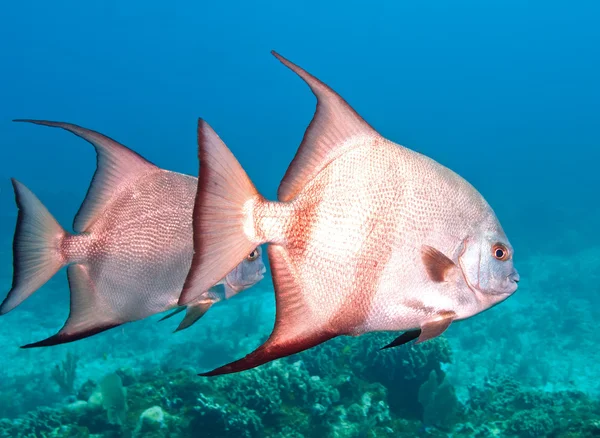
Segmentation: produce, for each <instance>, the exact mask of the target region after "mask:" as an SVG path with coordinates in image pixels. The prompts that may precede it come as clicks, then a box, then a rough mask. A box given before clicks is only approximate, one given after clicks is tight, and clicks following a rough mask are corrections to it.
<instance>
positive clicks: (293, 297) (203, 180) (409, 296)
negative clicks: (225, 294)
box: [180, 52, 519, 375]
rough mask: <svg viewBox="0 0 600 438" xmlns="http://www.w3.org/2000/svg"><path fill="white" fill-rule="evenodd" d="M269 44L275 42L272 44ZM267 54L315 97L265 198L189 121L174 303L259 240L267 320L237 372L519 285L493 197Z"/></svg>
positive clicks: (419, 324) (456, 314)
mask: <svg viewBox="0 0 600 438" xmlns="http://www.w3.org/2000/svg"><path fill="white" fill-rule="evenodd" d="M273 53H274V52H273ZM274 55H275V56H276V57H277V58H278V59H279V60H280V61H281V62H282V63H283V64H284V65H286V66H287V67H288V68H290V69H291V70H293V71H294V72H295V73H296V74H297V75H299V76H300V77H301V78H302V79H303V80H304V81H305V82H306V83H307V84H308V85H309V87H310V88H311V90H312V91H313V93H314V94H315V96H316V97H317V108H316V112H315V115H314V117H313V119H312V121H311V123H310V125H309V127H308V129H307V130H306V133H305V135H304V138H303V141H302V143H301V145H300V148H299V149H298V152H297V153H296V156H295V157H294V159H293V161H292V163H291V165H290V167H289V168H288V170H287V172H286V174H285V176H284V178H283V180H282V182H281V185H280V187H279V191H278V201H279V202H271V201H268V200H266V199H264V198H263V197H262V196H261V195H260V194H259V193H258V192H257V191H256V189H255V187H254V185H253V184H252V182H251V181H250V180H249V178H248V176H247V175H246V173H245V172H244V170H243V169H242V167H241V166H240V164H239V163H238V162H237V160H236V158H235V157H234V155H233V154H232V153H231V151H230V150H229V149H228V148H227V147H226V146H225V144H224V143H223V141H222V140H221V139H220V138H219V137H218V135H217V134H216V133H215V132H214V131H213V130H212V129H211V128H210V126H209V125H208V124H207V123H206V122H205V121H204V120H202V119H201V120H200V121H199V124H198V146H199V158H200V174H199V180H198V192H197V199H196V204H195V208H194V228H195V230H194V250H195V253H194V258H193V262H192V267H191V269H190V272H189V275H188V277H187V279H186V283H185V286H184V290H183V292H182V294H181V297H180V303H181V304H185V303H186V302H188V300H189V299H190V298H191V297H193V296H194V295H195V293H196V292H197V291H199V290H204V289H206V287H207V286H208V285H210V284H211V283H213V282H214V281H216V280H218V279H219V278H221V277H222V276H223V275H224V274H225V273H226V272H228V271H229V270H230V269H231V268H232V267H233V266H235V265H236V264H237V263H239V261H240V260H241V259H242V258H243V257H244V255H245V254H247V252H248V251H249V250H250V249H252V248H253V247H255V246H257V245H260V244H263V243H269V244H270V245H269V247H268V255H269V261H270V264H271V268H272V273H273V282H274V285H275V294H276V323H275V327H274V329H273V332H272V334H271V336H270V337H269V339H268V340H267V341H266V342H265V343H264V344H263V345H262V346H260V347H259V348H258V349H256V350H255V351H254V352H252V353H250V354H249V355H247V356H246V357H244V358H242V359H240V360H238V361H235V362H233V363H231V364H228V365H225V366H223V367H220V368H218V369H216V370H213V371H211V372H209V373H205V374H203V375H217V374H224V373H232V372H238V371H242V370H246V369H249V368H253V367H256V366H258V365H261V364H263V363H266V362H268V361H271V360H274V359H277V358H280V357H284V356H288V355H290V354H294V353H297V352H300V351H303V350H305V349H308V348H311V347H313V346H315V345H318V344H320V343H322V342H324V341H327V340H328V339H331V338H333V337H335V336H339V335H353V336H356V335H360V334H362V333H367V332H372V331H406V333H404V334H403V335H401V336H400V337H399V338H398V339H397V340H396V341H395V342H393V343H392V344H390V345H388V346H386V347H393V346H396V345H401V344H403V343H406V342H408V341H410V340H413V339H417V342H423V341H425V340H427V339H431V338H434V337H436V336H438V335H440V334H441V333H442V332H443V331H444V330H446V328H447V327H448V326H449V325H450V324H451V323H452V322H453V321H455V320H461V319H465V318H468V317H471V316H473V315H475V314H478V313H480V312H482V311H484V310H486V309H488V308H490V307H492V306H494V305H496V304H498V303H499V302H501V301H503V300H504V299H506V298H507V297H508V296H510V295H511V294H512V293H514V292H515V290H516V289H517V282H518V281H519V274H518V273H517V271H516V270H515V269H514V267H513V248H512V246H511V245H510V243H509V241H508V239H507V237H506V235H505V233H504V231H503V229H502V227H501V225H500V223H499V221H498V219H497V218H496V215H495V214H494V212H493V210H492V208H491V207H490V206H489V205H488V203H487V202H486V201H485V199H484V198H483V197H482V196H481V194H480V193H479V192H477V190H476V189H475V188H474V187H473V186H471V185H470V184H469V183H468V182H467V181H465V180H464V179H463V178H462V177H460V176H459V175H457V174H456V173H454V172H453V171H451V170H450V169H448V168H446V167H444V166H442V165H441V164H439V163H437V162H436V161H434V160H432V159H431V158H429V157H426V156H424V155H422V154H419V153H417V152H415V151H412V150H410V149H408V148H405V147H403V146H400V145H398V144H396V143H393V142H391V141H389V140H387V139H385V138H383V137H382V136H381V135H380V134H378V133H377V132H376V131H375V130H374V129H373V128H372V127H371V126H370V125H369V124H368V123H367V122H365V121H364V120H363V119H362V118H361V117H360V116H359V115H358V114H357V113H356V112H355V111H354V110H353V109H352V108H351V107H350V106H349V105H348V104H347V103H346V101H344V99H342V98H341V97H340V96H339V95H338V94H337V93H335V92H334V91H333V90H332V89H331V88H329V87H328V86H327V85H325V84H324V83H323V82H321V81H320V80H318V79H317V78H315V77H314V76H312V75H310V74H309V73H307V72H306V71H305V70H303V69H302V68H300V67H298V66H296V65H295V64H293V63H291V62H289V61H288V60H286V59H285V58H283V57H281V56H280V55H278V54H276V53H274Z"/></svg>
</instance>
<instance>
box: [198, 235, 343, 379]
mask: <svg viewBox="0 0 600 438" xmlns="http://www.w3.org/2000/svg"><path fill="white" fill-rule="evenodd" d="M267 251H268V254H269V262H270V264H271V270H272V273H273V284H274V286H275V305H276V313H275V327H274V329H273V332H272V333H271V336H269V339H267V340H266V341H265V343H264V344H263V345H261V346H260V347H258V348H257V349H256V350H254V351H253V352H252V353H250V354H248V355H247V356H246V357H244V358H242V359H239V360H237V361H235V362H232V363H230V364H227V365H224V366H222V367H219V368H217V369H215V370H213V371H210V372H208V373H203V374H201V375H202V376H215V375H220V374H229V373H236V372H239V371H245V370H248V369H251V368H254V367H257V366H259V365H262V364H265V363H267V362H270V361H273V360H275V359H279V358H282V357H286V356H290V355H292V354H295V353H299V352H301V351H304V350H307V349H309V348H312V347H314V346H316V345H319V344H321V343H323V342H325V341H328V340H329V339H332V338H334V337H336V336H337V335H338V333H337V332H335V331H334V330H331V329H329V328H328V327H320V326H319V324H315V323H314V321H313V319H312V318H311V314H310V311H309V309H308V307H307V306H306V304H305V302H304V299H303V295H302V287H301V285H300V284H298V280H297V278H298V276H297V274H296V272H295V268H294V266H293V265H292V263H291V261H290V259H289V255H288V254H287V252H286V250H285V248H284V247H282V246H279V245H270V246H269V247H268V250H267Z"/></svg>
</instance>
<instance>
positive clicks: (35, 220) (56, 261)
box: [0, 179, 67, 315]
mask: <svg viewBox="0 0 600 438" xmlns="http://www.w3.org/2000/svg"><path fill="white" fill-rule="evenodd" d="M12 183H13V187H14V190H15V200H16V202H17V206H18V208H19V214H18V217H17V226H16V229H15V237H14V241H13V283H12V288H11V290H10V292H9V293H8V295H7V296H6V298H5V299H4V302H3V303H2V305H0V315H4V314H5V313H8V312H10V311H11V310H12V309H14V308H15V307H17V306H18V305H19V304H21V303H22V302H23V301H24V300H25V299H27V298H28V297H29V296H30V295H31V294H33V293H34V292H35V291H36V290H37V289H39V288H40V287H42V286H43V285H44V284H45V283H46V282H47V281H48V280H50V278H52V277H53V276H54V274H56V272H57V271H58V270H59V269H60V268H62V267H63V266H64V265H65V264H66V261H65V259H64V258H63V256H62V255H61V252H60V244H61V242H62V240H63V239H64V238H65V237H66V236H67V232H66V231H65V230H64V229H63V228H62V227H61V226H60V225H59V224H58V222H56V220H55V219H54V217H52V215H51V214H50V213H49V212H48V210H47V209H46V207H44V205H43V204H42V203H41V202H40V200H39V199H38V198H36V196H35V195H34V194H33V193H32V192H31V191H30V190H29V189H28V188H27V187H25V186H24V185H23V184H21V183H20V182H18V181H17V180H15V179H13V180H12Z"/></svg>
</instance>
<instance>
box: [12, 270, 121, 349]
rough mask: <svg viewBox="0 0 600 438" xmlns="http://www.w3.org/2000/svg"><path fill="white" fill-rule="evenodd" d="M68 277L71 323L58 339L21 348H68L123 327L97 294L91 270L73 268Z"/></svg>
mask: <svg viewBox="0 0 600 438" xmlns="http://www.w3.org/2000/svg"><path fill="white" fill-rule="evenodd" d="M67 274H68V277H69V287H70V289H71V309H70V312H69V317H68V318H67V321H66V322H65V324H64V325H63V327H62V328H61V329H60V330H59V331H58V333H57V334H55V335H54V336H50V337H49V338H47V339H44V340H43V341H39V342H35V343H32V344H27V345H24V346H22V347H21V348H33V347H49V346H52V345H58V344H65V343H67V342H73V341H77V340H79V339H83V338H87V337H89V336H92V335H95V334H97V333H101V332H103V331H106V330H108V329H111V328H114V327H117V326H119V325H121V324H122V322H121V321H120V320H119V319H118V318H117V317H116V316H115V315H114V312H113V311H112V310H111V309H110V307H108V306H105V305H103V303H102V302H101V301H100V299H101V296H100V295H99V294H98V293H97V291H96V288H95V285H94V283H93V281H92V279H91V277H90V274H89V272H88V267H87V266H84V265H79V264H75V265H71V266H69V267H68V270H67Z"/></svg>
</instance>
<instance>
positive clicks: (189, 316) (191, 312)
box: [175, 299, 215, 332]
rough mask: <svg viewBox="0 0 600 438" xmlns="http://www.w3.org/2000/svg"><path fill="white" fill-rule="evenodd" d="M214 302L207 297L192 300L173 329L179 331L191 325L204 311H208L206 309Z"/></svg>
mask: <svg viewBox="0 0 600 438" xmlns="http://www.w3.org/2000/svg"><path fill="white" fill-rule="evenodd" d="M214 303H215V302H214V301H212V300H210V299H208V300H202V301H200V302H198V303H196V302H194V303H193V304H191V305H189V306H187V308H186V311H185V316H184V317H183V319H182V320H181V322H180V323H179V325H178V326H177V328H176V329H175V331H176V332H179V331H181V330H185V329H186V328H188V327H190V326H191V325H193V324H194V323H195V322H196V321H198V320H199V319H200V318H202V317H203V316H204V314H205V313H206V312H208V309H210V308H211V306H212V305H213V304H214Z"/></svg>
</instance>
